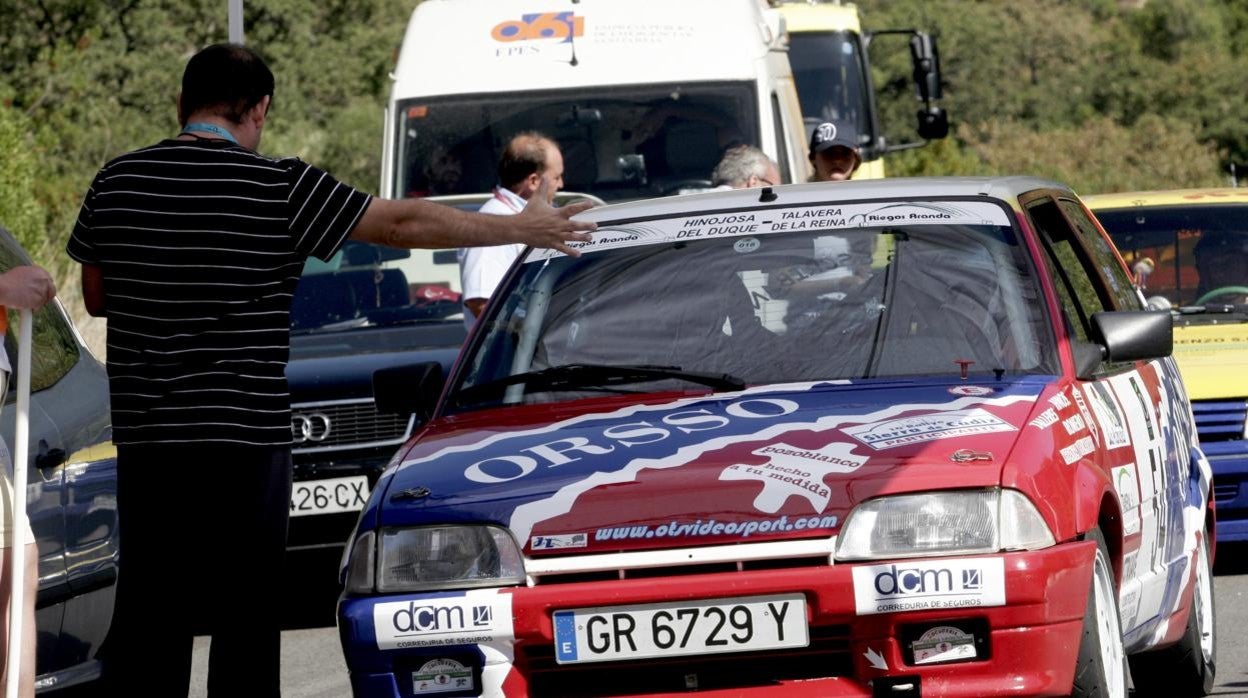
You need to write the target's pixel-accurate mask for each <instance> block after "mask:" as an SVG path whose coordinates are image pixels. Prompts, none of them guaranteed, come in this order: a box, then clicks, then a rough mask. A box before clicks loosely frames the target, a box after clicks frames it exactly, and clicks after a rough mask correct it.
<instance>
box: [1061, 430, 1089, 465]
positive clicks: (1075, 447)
mask: <svg viewBox="0 0 1248 698" xmlns="http://www.w3.org/2000/svg"><path fill="white" fill-rule="evenodd" d="M1095 450H1096V444H1095V443H1094V442H1093V441H1092V437H1091V436H1084V437H1082V438H1080V439H1079V440H1078V441H1076V442H1074V443H1073V444H1071V445H1069V446H1067V447H1065V448H1063V449H1062V450H1061V453H1062V460H1063V461H1065V462H1066V465H1070V464H1072V463H1074V462H1075V461H1077V460H1079V459H1080V458H1083V457H1084V456H1086V455H1088V454H1089V453H1091V452H1093V451H1095Z"/></svg>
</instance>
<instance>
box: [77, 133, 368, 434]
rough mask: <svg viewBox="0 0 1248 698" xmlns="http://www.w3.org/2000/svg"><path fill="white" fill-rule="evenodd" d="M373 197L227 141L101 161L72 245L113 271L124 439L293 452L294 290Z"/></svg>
mask: <svg viewBox="0 0 1248 698" xmlns="http://www.w3.org/2000/svg"><path fill="white" fill-rule="evenodd" d="M370 200H371V199H370V197H369V196H368V195H367V194H364V193H362V192H359V191H357V190H355V189H353V188H351V187H349V186H347V185H345V184H342V183H340V182H338V181H337V180H335V179H334V178H333V177H331V176H329V175H328V174H326V173H325V172H323V171H321V170H319V169H317V168H315V167H312V166H310V165H308V164H306V163H304V162H301V161H300V160H297V159H295V158H287V159H280V160H278V159H273V158H267V157H264V156H261V155H257V154H256V153H253V152H252V151H250V150H247V149H246V148H242V147H240V146H237V145H233V144H231V143H228V142H225V141H219V140H208V139H201V140H194V141H185V140H167V141H163V142H161V143H159V144H157V145H154V146H151V147H148V148H144V149H142V150H137V151H134V152H132V153H127V154H125V155H122V156H121V157H119V158H117V159H115V160H113V161H112V162H110V163H108V164H107V165H105V166H104V168H103V169H101V170H100V172H99V174H97V175H96V177H95V181H94V182H92V185H91V189H90V190H89V191H88V192H87V196H86V200H85V201H84V202H83V205H82V210H81V212H80V213H79V217H78V222H77V224H76V225H75V226H74V232H73V235H72V236H71V238H70V241H69V244H68V245H67V247H66V249H67V251H68V252H69V255H70V256H71V257H73V258H74V259H76V260H78V261H79V262H81V263H83V264H93V265H98V266H99V267H100V269H101V271H102V273H103V279H104V299H105V304H106V307H107V311H108V375H109V385H110V390H111V393H112V410H113V440H114V442H116V443H119V444H136V443H186V442H214V443H235V444H254V445H260V446H281V445H284V444H288V443H290V440H291V431H290V394H289V392H288V391H287V388H286V377H285V368H286V363H287V361H288V359H289V357H290V304H291V298H292V294H293V292H294V289H295V285H296V284H297V283H298V280H299V273H300V271H301V270H302V268H303V263H304V261H305V260H306V259H307V258H308V257H309V256H315V257H320V258H321V259H327V258H329V257H330V256H332V255H333V254H334V252H335V251H337V249H338V247H339V246H340V245H341V244H342V241H343V240H344V239H345V238H346V237H347V235H348V234H350V232H351V230H352V229H353V228H354V227H355V225H356V223H357V222H358V221H359V219H360V217H361V215H363V213H364V210H365V209H366V208H367V207H368V204H369V201H370Z"/></svg>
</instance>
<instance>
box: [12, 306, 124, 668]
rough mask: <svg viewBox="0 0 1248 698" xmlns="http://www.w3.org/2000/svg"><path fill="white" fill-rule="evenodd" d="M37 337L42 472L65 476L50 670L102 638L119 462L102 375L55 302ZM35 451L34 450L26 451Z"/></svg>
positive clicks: (113, 575) (109, 596) (82, 655)
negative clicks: (61, 600) (60, 604)
mask: <svg viewBox="0 0 1248 698" xmlns="http://www.w3.org/2000/svg"><path fill="white" fill-rule="evenodd" d="M40 322H41V324H40V325H39V328H40V331H39V332H37V333H36V338H35V342H34V352H35V353H37V354H38V355H39V356H40V357H41V360H40V361H37V362H34V364H35V365H34V367H33V370H32V374H31V384H32V389H34V388H37V391H36V392H35V396H36V399H37V400H38V402H39V404H40V405H41V406H42V408H43V410H44V411H45V412H46V413H47V414H48V415H49V416H50V417H51V419H52V421H53V422H54V423H55V424H56V427H57V436H58V440H57V441H55V442H51V441H48V442H40V443H39V444H38V451H39V457H40V458H41V467H44V468H49V467H54V465H55V467H58V468H59V469H60V470H61V471H62V472H63V477H64V486H63V487H64V489H63V500H62V502H63V507H64V516H65V547H64V549H65V553H64V554H65V569H66V575H65V579H66V587H67V589H66V595H67V597H66V602H65V619H64V621H63V622H62V624H61V643H60V647H59V648H58V652H57V657H56V659H55V666H56V668H62V667H77V666H80V665H83V664H84V663H86V662H87V661H88V660H89V659H90V658H91V657H92V656H93V655H94V651H95V650H96V649H98V648H99V646H100V644H101V643H102V642H103V641H104V637H105V635H106V634H107V633H108V628H109V624H110V621H111V619H112V609H113V586H114V583H115V581H116V579H117V563H118V536H117V533H118V527H117V467H116V466H117V461H116V450H115V449H114V448H113V446H112V444H111V442H110V439H111V427H110V420H109V410H108V377H107V374H106V373H105V371H104V367H103V366H101V365H100V364H99V362H98V361H96V360H95V359H94V357H92V356H91V355H90V353H89V352H88V351H86V350H85V348H83V347H82V346H81V344H80V340H79V338H78V336H77V334H76V333H75V332H74V330H73V327H72V325H70V323H69V319H68V318H67V317H66V316H65V314H64V311H63V310H62V309H61V308H60V307H59V305H58V304H53V305H50V306H48V307H47V308H45V309H44V314H43V317H41V318H40ZM32 447H33V446H32Z"/></svg>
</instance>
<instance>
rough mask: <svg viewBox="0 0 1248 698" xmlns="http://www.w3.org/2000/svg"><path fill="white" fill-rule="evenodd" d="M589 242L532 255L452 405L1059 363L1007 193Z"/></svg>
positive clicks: (661, 225)
mask: <svg viewBox="0 0 1248 698" xmlns="http://www.w3.org/2000/svg"><path fill="white" fill-rule="evenodd" d="M955 207H956V208H955ZM854 209H857V210H859V213H854ZM881 209H887V210H888V211H890V212H896V213H895V215H896V216H897V218H896V219H895V220H899V221H900V220H906V221H911V220H913V221H923V220H924V217H925V216H929V215H930V216H933V217H934V218H935V219H936V220H948V219H950V216H949V215H947V214H946V213H945V212H946V211H950V210H952V211H954V212H955V213H954V218H958V217H961V218H962V220H963V221H965V222H957V221H955V222H953V223H939V224H938V223H934V222H932V223H927V222H924V223H915V224H910V223H905V224H899V225H869V224H867V223H868V222H870V221H872V220H879V221H887V220H894V218H891V216H892V215H894V214H893V213H890V214H887V215H878V214H875V213H872V212H873V211H879V210H881ZM873 215H874V216H876V217H875V218H869V217H867V216H873ZM910 216H917V217H910ZM582 252H583V254H582V256H581V257H577V258H572V257H567V256H563V255H561V254H558V253H553V252H551V251H548V250H533V251H531V252H530V253H529V254H528V255H527V256H526V257H525V261H524V263H523V265H522V273H521V274H520V275H518V276H517V277H516V278H515V279H513V283H512V286H511V287H510V289H508V291H507V292H506V293H505V294H504V298H505V300H504V302H502V303H500V304H499V305H498V307H497V309H496V310H495V311H494V312H492V313H490V314H488V315H487V316H486V317H485V318H484V319H483V322H485V323H486V328H485V330H486V331H485V332H484V334H483V335H482V336H480V337H478V340H479V341H477V342H475V344H474V347H473V349H472V352H473V353H472V355H471V356H470V357H469V358H468V360H467V362H466V363H465V367H466V368H465V374H464V375H463V376H462V379H461V381H460V382H459V384H458V387H457V390H458V391H459V392H460V393H462V394H464V395H465V397H464V399H457V398H456V396H454V395H452V398H451V401H450V402H451V409H452V410H454V409H456V408H457V407H458V408H466V409H472V408H475V407H482V406H491V405H496V404H511V403H518V402H537V401H554V400H568V399H576V398H580V397H587V396H589V395H601V394H602V393H604V392H631V391H655V390H660V389H675V390H707V389H708V387H707V386H711V388H714V387H715V386H716V385H719V386H729V385H734V384H738V385H740V384H764V383H782V382H798V381H821V380H837V379H862V378H883V377H914V376H958V375H959V374H960V372H961V365H963V364H964V365H966V366H967V370H968V372H969V373H970V374H972V375H978V376H981V377H983V376H989V377H1002V376H1005V375H1016V374H1021V373H1054V372H1056V369H1055V363H1054V361H1055V360H1054V358H1053V357H1054V356H1055V354H1054V351H1053V340H1052V336H1051V334H1050V332H1049V330H1048V329H1047V325H1046V323H1045V320H1044V318H1045V314H1044V313H1043V311H1041V310H1040V301H1039V299H1040V298H1041V297H1042V296H1041V295H1040V292H1039V290H1038V288H1037V285H1036V283H1035V278H1034V274H1033V271H1032V268H1031V266H1030V264H1029V263H1028V261H1027V258H1026V255H1025V253H1024V251H1023V250H1022V249H1021V248H1020V246H1019V244H1018V241H1017V238H1016V237H1015V234H1014V231H1013V230H1012V229H1011V227H1010V223H1009V218H1008V217H1007V214H1006V213H1005V212H1004V211H1003V210H1002V209H1000V208H999V207H997V205H995V204H992V203H988V202H974V203H973V204H967V203H964V202H956V203H951V204H950V205H948V206H946V205H943V204H936V203H933V204H926V203H915V204H894V205H882V204H870V205H855V206H836V207H830V206H800V207H788V208H784V209H773V210H762V211H755V212H748V213H710V214H698V215H685V216H681V217H679V218H663V219H658V220H651V221H645V222H640V223H638V222H631V223H628V224H623V225H611V224H604V225H602V226H601V227H600V228H599V231H598V232H597V233H596V234H595V241H594V242H593V243H590V244H589V245H587V246H585V247H584V249H583V250H582ZM959 362H962V363H959ZM552 369H553V370H552ZM663 371H666V372H671V373H673V374H675V372H684V373H693V374H697V376H694V377H693V378H692V379H690V378H689V377H686V376H681V375H671V376H665V375H660V373H661V372H663ZM537 372H541V373H537ZM534 374H536V375H534ZM526 375H532V376H533V378H532V379H531V380H530V381H528V382H517V380H516V376H526ZM711 377H713V380H712V379H711ZM713 383H714V385H713ZM492 384H496V385H505V386H506V387H507V389H506V390H490V389H489V388H490V386H491V385H492ZM721 389H722V388H721Z"/></svg>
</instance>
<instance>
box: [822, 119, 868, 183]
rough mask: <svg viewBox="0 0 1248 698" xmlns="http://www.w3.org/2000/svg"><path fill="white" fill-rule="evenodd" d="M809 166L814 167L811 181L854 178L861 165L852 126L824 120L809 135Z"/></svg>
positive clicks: (837, 180) (856, 139)
mask: <svg viewBox="0 0 1248 698" xmlns="http://www.w3.org/2000/svg"><path fill="white" fill-rule="evenodd" d="M810 163H811V164H812V165H814V166H815V174H814V177H812V178H811V181H812V182H843V181H845V180H848V179H850V178H851V177H853V176H854V173H855V172H857V171H858V166H859V165H861V164H862V156H861V155H860V154H859V153H858V132H857V131H855V130H854V127H853V125H852V124H848V123H844V122H842V123H839V124H836V123H832V122H830V121H825V122H824V123H822V124H819V126H818V128H816V129H815V132H814V133H812V134H810Z"/></svg>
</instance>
